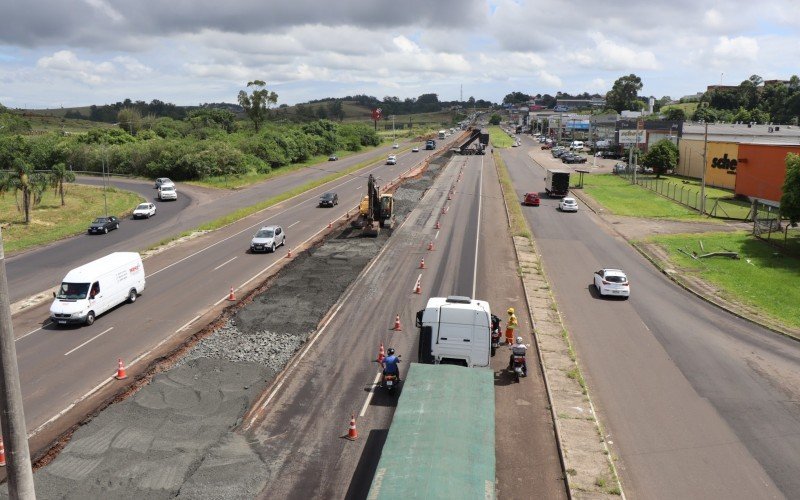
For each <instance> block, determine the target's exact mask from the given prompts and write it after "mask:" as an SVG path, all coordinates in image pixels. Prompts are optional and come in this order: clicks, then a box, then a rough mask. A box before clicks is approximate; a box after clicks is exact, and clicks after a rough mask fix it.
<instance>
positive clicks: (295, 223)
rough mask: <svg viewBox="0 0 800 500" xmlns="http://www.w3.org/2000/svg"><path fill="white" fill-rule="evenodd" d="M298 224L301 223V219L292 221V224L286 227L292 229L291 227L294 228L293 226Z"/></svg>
mask: <svg viewBox="0 0 800 500" xmlns="http://www.w3.org/2000/svg"><path fill="white" fill-rule="evenodd" d="M297 224H300V221H297V222H292V223H291V224H289V225H288V226H286V229H291V228H292V226H296V225H297Z"/></svg>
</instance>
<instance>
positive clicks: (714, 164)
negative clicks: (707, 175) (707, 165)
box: [711, 153, 739, 175]
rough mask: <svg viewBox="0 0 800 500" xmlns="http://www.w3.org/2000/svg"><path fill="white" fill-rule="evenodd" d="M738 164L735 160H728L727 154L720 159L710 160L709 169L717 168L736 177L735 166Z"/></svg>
mask: <svg viewBox="0 0 800 500" xmlns="http://www.w3.org/2000/svg"><path fill="white" fill-rule="evenodd" d="M738 164H739V162H738V161H736V159H731V158H728V153H725V154H724V155H722V158H712V159H711V168H719V169H721V170H725V171H726V172H727V173H729V174H732V175H736V165H738Z"/></svg>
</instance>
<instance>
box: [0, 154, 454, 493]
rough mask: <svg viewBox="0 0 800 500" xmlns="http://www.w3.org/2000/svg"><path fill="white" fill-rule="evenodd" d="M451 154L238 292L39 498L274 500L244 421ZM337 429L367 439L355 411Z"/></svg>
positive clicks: (85, 435)
mask: <svg viewBox="0 0 800 500" xmlns="http://www.w3.org/2000/svg"><path fill="white" fill-rule="evenodd" d="M450 156H451V155H450V154H449V153H446V154H443V155H442V156H439V157H436V158H433V159H432V160H431V162H430V163H429V164H428V165H427V168H425V169H424V170H421V171H419V172H415V173H416V174H417V175H416V176H415V177H413V178H409V179H406V180H405V181H403V182H402V184H400V185H399V186H394V189H393V193H391V194H389V195H388V196H386V194H387V193H383V194H381V193H380V192H379V190H378V188H377V186H376V185H375V181H374V180H373V179H370V186H369V188H370V190H369V193H370V195H368V199H367V200H366V201H367V205H366V206H365V207H364V209H362V210H360V212H359V213H358V214H352V215H351V216H352V217H353V218H357V219H356V220H355V221H353V222H355V223H354V224H352V225H351V224H345V225H341V226H339V228H340V230H334V231H333V232H332V233H330V236H329V237H328V238H327V239H326V240H324V241H322V242H320V243H318V244H316V245H315V246H313V247H311V248H309V249H307V250H305V251H302V252H296V253H295V254H294V255H293V256H292V258H291V259H287V260H285V264H284V266H283V267H282V269H281V270H280V271H278V272H277V273H276V274H275V275H273V276H271V277H269V278H268V279H267V280H266V281H265V282H264V283H263V284H262V285H261V286H260V287H259V288H257V289H256V290H255V291H254V292H252V293H250V294H249V295H247V296H238V297H237V296H234V291H233V290H231V292H230V299H231V300H230V305H229V307H228V308H227V309H226V310H225V311H224V313H223V314H222V315H221V316H220V317H218V318H216V320H215V321H213V322H212V324H211V325H209V326H208V327H206V328H205V329H204V330H203V331H201V332H200V333H198V334H197V335H195V336H194V337H192V338H191V339H190V340H189V341H188V342H187V343H185V344H184V345H183V346H181V347H180V349H179V350H178V351H176V352H174V353H173V354H172V355H170V356H167V357H165V358H163V359H161V360H160V361H159V362H158V364H157V365H155V366H154V367H152V369H151V370H150V372H149V373H150V375H149V376H148V377H147V378H146V379H143V380H141V381H138V382H137V383H136V384H135V385H134V386H133V389H132V390H131V391H129V393H128V394H127V396H126V397H122V398H119V400H118V401H116V402H114V403H113V404H111V405H109V406H108V407H106V408H105V409H104V410H103V411H101V412H99V413H98V414H97V415H96V416H94V417H93V418H91V419H89V420H88V421H86V422H85V423H84V424H83V425H81V426H80V427H79V428H77V429H76V430H75V431H74V433H72V435H71V436H67V437H65V439H64V442H65V443H62V444H63V448H62V449H60V451H59V452H57V453H56V452H53V453H52V454H51V455H54V458H53V457H51V458H52V459H51V460H49V462H48V463H47V464H46V465H41V466H40V469H39V470H38V471H37V472H36V474H35V484H36V491H37V495H38V496H39V497H40V498H148V499H158V498H204V499H217V498H219V499H223V498H224V499H231V498H257V497H259V496H260V495H264V492H263V490H264V488H265V486H266V485H267V484H268V483H269V481H271V480H274V479H275V478H270V477H269V474H270V461H271V459H272V456H271V454H270V452H269V443H267V442H262V441H260V440H258V439H252V438H251V437H249V436H248V434H247V433H245V432H240V430H241V429H240V427H241V426H242V425H243V422H244V421H245V419H246V418H247V417H249V416H251V415H252V412H253V406H254V403H255V402H257V401H261V400H262V399H263V398H264V396H265V391H267V390H268V388H270V386H271V385H272V384H273V383H274V382H275V380H276V377H277V376H279V374H280V373H281V372H282V371H283V370H284V368H285V367H286V366H287V364H288V363H292V362H298V360H296V358H297V354H298V350H299V349H301V348H302V346H303V345H304V344H305V343H306V342H307V341H308V340H309V339H310V338H311V337H312V336H313V335H314V333H315V331H316V330H317V329H318V328H319V325H320V324H321V322H322V321H323V320H324V318H325V317H326V315H328V314H329V313H330V310H331V308H332V307H334V305H335V304H336V303H337V301H338V300H340V296H341V295H342V294H343V293H344V292H345V291H346V290H347V289H348V287H349V286H350V285H351V283H352V282H353V281H354V280H355V279H356V278H357V277H358V276H359V274H360V273H361V272H362V270H363V269H364V268H365V267H366V266H367V265H369V263H370V261H371V260H372V259H373V258H374V257H375V256H376V255H377V254H378V253H379V252H380V251H381V248H382V247H383V246H384V244H385V243H386V242H387V241H388V239H389V238H390V237H391V234H392V232H393V231H394V230H395V229H394V228H396V227H397V226H399V225H400V224H401V223H402V222H403V220H404V219H405V218H406V216H407V215H408V214H409V213H410V212H411V210H412V209H413V208H414V207H415V206H416V204H417V202H418V201H419V200H420V198H421V197H422V196H423V195H424V194H425V192H426V190H427V189H428V188H429V187H430V186H431V185H432V183H433V181H434V179H435V178H436V177H437V175H438V174H439V173H440V171H441V170H442V167H443V166H444V165H445V164H446V163H447V162H448V161H449V159H450ZM370 177H371V176H370ZM381 228H382V229H381ZM379 229H381V230H380V231H378V230H379ZM364 235H369V236H373V237H370V238H364V237H362V236H364ZM287 250H289V249H287ZM289 252H291V250H289ZM423 266H424V263H421V267H423ZM417 287H419V284H417ZM392 320H394V321H392ZM388 329H389V330H391V329H394V330H395V331H397V332H398V333H399V332H401V331H402V329H403V326H402V325H401V320H400V316H399V315H397V316H396V317H393V318H391V319H390V320H389V324H388ZM376 347H377V345H376ZM111 368H112V369H113V368H114V367H111ZM116 368H117V376H118V377H119V376H126V374H125V368H124V366H123V364H122V360H120V361H119V365H118V366H117V367H116ZM346 417H351V415H350V412H348V413H347V415H346ZM336 424H337V426H340V427H341V429H340V430H341V431H342V432H341V434H345V436H344V437H349V438H350V439H355V438H356V437H357V436H358V433H357V430H356V416H355V415H352V418H351V420H350V422H349V425H348V422H347V420H346V418H345V419H343V421H342V422H336ZM283 458H285V457H283ZM0 495H2V496H6V495H7V493H6V492H5V491H3V492H2V493H1V494H0Z"/></svg>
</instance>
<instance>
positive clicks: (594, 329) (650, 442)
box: [502, 140, 800, 498]
mask: <svg viewBox="0 0 800 500" xmlns="http://www.w3.org/2000/svg"><path fill="white" fill-rule="evenodd" d="M531 146H532V147H537V146H536V145H532V143H531V142H530V141H528V140H526V141H524V143H523V147H520V148H514V149H508V150H504V151H503V153H502V154H503V157H504V159H505V160H506V163H507V165H508V167H509V170H510V173H511V177H512V179H513V182H514V185H515V188H516V190H517V194H518V195H519V196H520V199H521V196H522V194H523V193H524V192H527V191H539V192H542V193H543V191H544V182H543V178H544V170H543V168H541V167H540V166H539V165H538V164H536V163H534V162H533V161H532V160H531V158H530V156H529V151H530V150H529V148H530V147H531ZM557 202H558V201H557V200H555V199H553V200H551V199H548V198H546V197H543V200H542V205H541V206H540V207H525V208H524V212H525V216H526V218H527V220H528V223H529V225H530V227H531V228H532V230H533V233H534V237H535V239H536V242H537V245H538V247H539V250H540V252H541V254H542V260H543V263H544V269H545V272H546V273H547V275H548V277H549V279H550V280H551V282H552V284H553V290H554V293H555V296H556V299H557V301H558V304H559V308H560V310H561V312H562V313H563V316H564V319H565V323H566V326H567V328H568V330H569V331H570V335H571V337H572V339H573V341H574V343H575V345H576V348H577V354H578V360H579V363H580V365H581V367H582V369H583V370H584V373H585V375H586V379H587V383H588V385H589V388H590V391H591V393H592V396H593V399H594V400H595V402H596V404H597V406H598V410H599V415H600V418H601V421H602V422H603V424H604V425H605V428H606V431H607V440H608V443H609V445H610V447H611V449H612V452H613V453H614V454H615V455H617V456H618V457H619V461H618V466H619V469H620V472H621V477H622V482H623V487H624V489H625V491H626V494H627V495H629V496H631V497H633V498H780V497H782V496H786V497H789V498H791V497H796V495H797V492H798V491H800V453H798V452H797V450H798V449H800V432H798V429H800V407H798V405H797V401H798V400H800V394H799V393H800V378H799V377H798V373H799V372H798V364H799V362H800V344H798V343H797V342H795V341H792V340H788V339H786V338H784V337H781V336H779V335H776V334H774V333H772V332H769V331H767V330H765V329H763V328H760V327H758V326H755V325H753V324H751V323H748V322H746V321H743V320H740V319H738V318H736V317H734V316H732V315H730V314H728V313H726V312H724V311H722V310H720V309H718V308H716V307H714V306H711V305H709V304H707V303H705V302H703V301H701V300H699V299H697V298H695V297H694V296H693V295H691V294H689V293H688V292H685V291H684V290H682V289H680V288H679V287H677V286H676V285H674V284H673V283H671V282H670V281H669V280H667V279H666V277H664V276H663V275H661V274H660V273H659V272H657V271H656V270H655V269H654V268H653V267H652V266H651V265H650V264H649V263H648V262H647V261H646V260H645V259H644V258H643V257H641V256H640V255H639V254H638V253H637V252H636V251H635V250H633V249H632V248H631V247H630V246H629V245H628V244H627V243H626V242H625V241H624V240H623V239H622V238H621V237H620V236H618V235H617V234H616V233H615V232H614V231H613V229H612V228H610V227H608V226H606V225H605V224H604V223H603V222H602V221H601V220H600V219H599V218H598V217H596V216H594V214H592V213H591V212H590V211H589V210H588V209H587V208H586V207H585V206H583V205H582V204H580V203H579V205H581V206H580V211H579V212H578V213H576V214H572V213H560V212H558V211H556V206H557ZM602 267H617V268H621V269H624V270H625V271H626V273H627V274H628V278H629V280H630V282H631V298H630V300H628V301H618V300H609V299H605V300H604V299H602V298H600V297H598V295H597V293H596V291H595V290H594V287H593V286H592V285H591V283H592V273H593V272H594V271H596V270H597V269H600V268H602Z"/></svg>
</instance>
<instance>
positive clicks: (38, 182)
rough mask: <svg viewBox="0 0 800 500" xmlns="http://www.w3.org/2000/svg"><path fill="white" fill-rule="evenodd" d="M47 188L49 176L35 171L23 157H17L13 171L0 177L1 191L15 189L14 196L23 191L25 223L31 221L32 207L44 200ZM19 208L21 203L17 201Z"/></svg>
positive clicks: (22, 208)
mask: <svg viewBox="0 0 800 500" xmlns="http://www.w3.org/2000/svg"><path fill="white" fill-rule="evenodd" d="M46 189H47V178H46V177H45V176H44V175H42V174H40V173H37V172H34V171H33V167H32V166H31V165H30V163H28V162H26V161H25V160H23V159H22V158H15V159H14V162H13V165H12V169H11V172H10V173H8V174H6V175H5V176H3V178H2V179H0V193H5V192H7V191H11V190H13V191H14V197H16V196H17V193H22V207H21V210H23V211H24V213H25V224H29V223H30V221H31V208H33V207H34V206H36V205H38V204H39V203H40V202H41V201H42V193H44V191H45V190H46ZM17 209H20V206H19V203H17Z"/></svg>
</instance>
